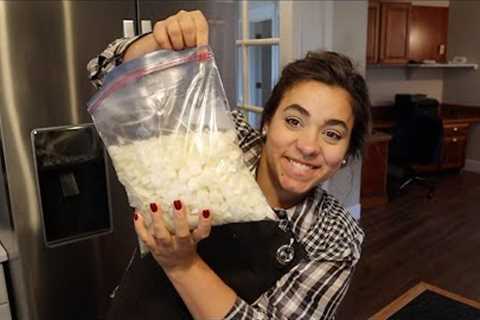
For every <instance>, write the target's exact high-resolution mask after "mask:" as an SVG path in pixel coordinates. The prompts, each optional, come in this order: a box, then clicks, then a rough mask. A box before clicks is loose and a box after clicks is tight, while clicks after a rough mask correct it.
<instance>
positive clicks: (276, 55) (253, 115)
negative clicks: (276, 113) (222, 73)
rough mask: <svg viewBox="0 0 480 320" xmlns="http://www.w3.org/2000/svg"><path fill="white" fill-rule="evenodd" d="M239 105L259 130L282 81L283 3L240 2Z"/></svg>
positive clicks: (237, 84) (251, 0) (273, 0)
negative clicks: (280, 7)
mask: <svg viewBox="0 0 480 320" xmlns="http://www.w3.org/2000/svg"><path fill="white" fill-rule="evenodd" d="M238 6H239V12H240V15H239V16H240V19H239V21H238V28H237V34H238V35H239V36H238V40H237V41H236V46H237V50H236V101H237V107H238V108H240V109H241V110H243V111H244V112H245V113H246V114H247V116H248V120H249V122H250V124H251V125H252V126H253V127H255V128H259V126H260V120H261V112H262V110H263V105H264V104H265V102H266V100H267V99H268V97H269V96H270V93H271V92H272V89H273V87H274V85H275V83H276V82H277V80H278V77H279V69H280V52H279V43H280V37H279V29H280V24H279V22H280V21H279V1H278V0H270V1H258V0H250V1H248V0H244V1H239V2H238Z"/></svg>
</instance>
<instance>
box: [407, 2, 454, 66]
mask: <svg viewBox="0 0 480 320" xmlns="http://www.w3.org/2000/svg"><path fill="white" fill-rule="evenodd" d="M447 34H448V7H427V6H412V8H411V14H410V31H409V44H408V48H409V49H408V50H409V53H408V57H409V59H410V60H415V61H422V60H435V61H437V62H446V61H447V58H446V57H447Z"/></svg>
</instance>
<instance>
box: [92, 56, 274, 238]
mask: <svg viewBox="0 0 480 320" xmlns="http://www.w3.org/2000/svg"><path fill="white" fill-rule="evenodd" d="M228 110H229V109H228V102H227V99H226V96H225V92H224V89H223V85H222V82H221V80H220V75H219V72H218V68H217V66H216V63H215V61H214V57H213V53H212V51H211V49H210V48H208V47H201V48H194V49H188V50H184V51H171V50H159V51H156V52H153V53H149V54H147V55H145V56H144V57H141V58H138V59H135V60H132V61H130V62H127V63H125V64H123V65H121V66H119V67H117V68H115V69H114V70H113V71H112V72H111V73H110V74H108V75H107V77H106V78H105V85H104V87H103V89H102V90H101V91H99V92H98V93H97V94H96V95H95V96H94V97H92V99H91V100H90V101H89V103H88V111H89V112H90V114H91V116H92V119H93V121H94V123H95V126H96V128H97V130H98V132H99V134H100V136H101V138H102V140H103V142H104V143H105V145H106V147H107V150H108V153H109V155H110V157H111V158H112V161H113V165H114V168H115V171H116V173H117V176H118V178H119V180H120V182H121V183H122V184H123V186H124V187H125V189H126V192H127V195H128V200H129V204H130V206H132V207H135V208H137V209H138V210H139V211H140V212H141V213H142V214H143V216H144V217H145V221H146V223H147V225H148V224H150V222H151V216H150V209H149V204H150V203H153V202H155V203H158V204H159V205H160V207H161V209H162V210H163V212H164V219H165V223H166V226H167V228H168V229H169V230H170V231H171V232H174V224H173V220H172V217H173V216H172V214H173V208H172V206H173V204H172V203H173V201H174V200H176V199H180V200H182V203H183V204H184V205H185V206H187V209H188V210H187V211H188V222H189V225H190V227H191V228H194V227H195V226H197V224H198V220H199V216H198V214H199V213H200V212H201V211H202V209H206V208H208V209H211V211H212V215H213V217H212V219H213V224H214V225H218V224H225V223H232V222H240V221H257V220H263V219H274V217H275V214H274V213H273V211H272V209H271V208H270V207H269V206H268V204H267V202H266V199H265V197H264V195H263V193H262V192H261V190H260V188H259V186H258V185H257V183H256V181H255V179H254V177H253V175H252V174H251V173H250V172H249V170H248V168H247V166H246V164H245V163H244V162H243V157H242V152H241V150H240V148H239V146H238V142H237V137H236V132H235V128H234V124H233V121H232V119H231V117H230V114H229V112H228Z"/></svg>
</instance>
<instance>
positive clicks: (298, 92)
mask: <svg viewBox="0 0 480 320" xmlns="http://www.w3.org/2000/svg"><path fill="white" fill-rule="evenodd" d="M353 122H354V116H353V114H352V108H351V105H350V95H349V93H348V92H347V91H346V90H345V89H343V88H340V87H334V86H328V85H325V84H323V83H321V82H318V81H313V80H310V81H304V82H300V83H298V84H296V85H295V86H293V87H292V88H290V89H289V90H288V91H286V92H285V93H284V96H283V98H282V100H281V101H280V105H279V106H278V108H277V110H276V111H275V114H274V115H273V118H272V119H271V121H270V122H269V123H267V124H265V126H264V128H265V130H266V134H267V138H266V142H265V146H264V148H263V151H262V158H264V160H266V168H267V170H268V177H269V179H270V180H271V184H272V185H273V187H274V188H275V189H277V192H278V191H279V194H283V195H286V196H288V197H289V198H291V197H293V198H296V197H298V196H301V195H303V194H305V193H306V192H308V191H310V190H311V189H312V188H313V187H315V186H317V185H318V184H319V183H321V182H323V181H325V180H327V179H328V178H330V177H331V176H332V175H333V174H334V173H335V172H336V171H337V170H338V169H339V168H340V166H341V163H342V160H343V159H345V155H346V152H347V150H348V146H349V142H350V135H351V132H352V127H353Z"/></svg>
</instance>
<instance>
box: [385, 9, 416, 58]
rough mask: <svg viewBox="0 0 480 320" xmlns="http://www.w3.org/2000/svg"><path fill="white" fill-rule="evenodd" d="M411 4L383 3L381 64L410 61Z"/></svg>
mask: <svg viewBox="0 0 480 320" xmlns="http://www.w3.org/2000/svg"><path fill="white" fill-rule="evenodd" d="M410 8H411V4H410V3H382V5H381V10H382V13H381V20H382V21H381V23H382V26H381V36H380V62H382V63H406V62H407V61H408V32H409V21H410Z"/></svg>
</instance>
